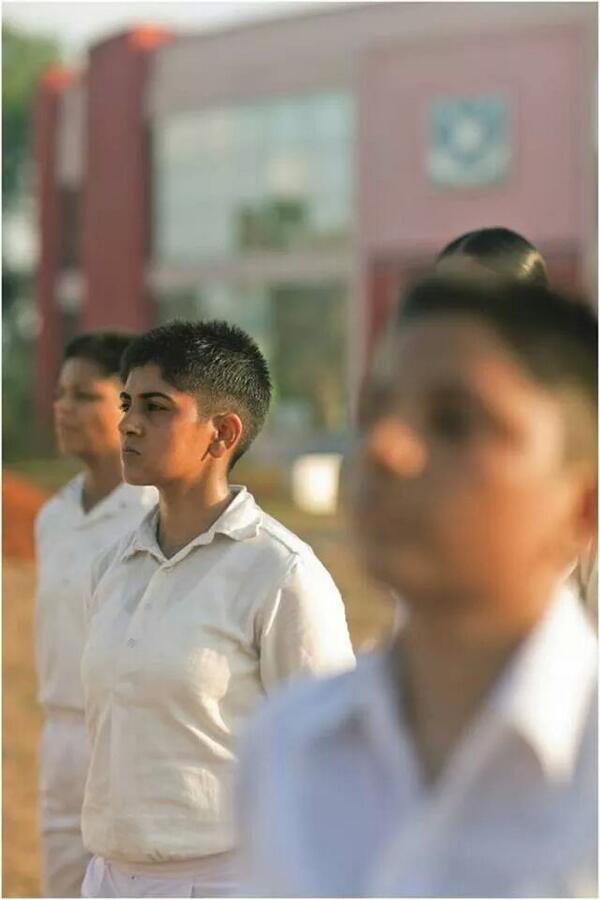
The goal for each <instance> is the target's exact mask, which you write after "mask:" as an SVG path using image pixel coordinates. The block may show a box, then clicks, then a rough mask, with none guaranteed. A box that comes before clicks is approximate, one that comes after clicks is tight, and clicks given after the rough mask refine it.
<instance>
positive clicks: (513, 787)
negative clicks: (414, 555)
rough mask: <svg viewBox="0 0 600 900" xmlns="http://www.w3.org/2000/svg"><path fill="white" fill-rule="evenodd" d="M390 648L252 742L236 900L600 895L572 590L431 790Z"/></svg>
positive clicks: (292, 695) (593, 727)
mask: <svg viewBox="0 0 600 900" xmlns="http://www.w3.org/2000/svg"><path fill="white" fill-rule="evenodd" d="M394 693H395V692H394V690H393V688H392V684H391V681H390V675H389V664H388V661H387V657H386V653H385V652H378V653H373V654H370V655H368V656H365V657H362V658H359V662H358V665H357V668H356V670H355V671H353V672H350V673H347V674H344V675H341V676H338V677H337V678H333V679H327V680H325V681H322V682H319V683H317V684H302V685H296V686H294V687H293V688H291V689H290V690H289V691H284V692H282V694H281V696H280V697H278V698H275V699H274V700H273V701H272V702H271V703H269V704H267V706H266V707H265V708H264V710H263V711H262V713H261V715H259V716H258V717H257V719H256V720H255V721H254V722H253V723H252V724H251V726H250V728H249V730H248V733H247V735H246V736H245V741H244V743H243V745H242V747H241V765H240V770H239V791H238V806H239V813H240V827H241V847H242V855H243V861H242V862H243V877H242V891H241V896H260V897H295V896H301V897H313V896H318V897H340V896H341V897H352V896H370V897H398V896H406V897H529V896H546V897H547V896H597V871H596V869H597V866H596V862H597V859H596V857H597V801H598V795H597V647H596V641H595V637H594V635H593V631H592V629H591V627H590V625H589V623H588V621H587V619H586V617H585V613H584V612H583V611H582V610H581V608H580V605H579V604H578V602H577V601H576V600H575V599H574V597H573V595H572V594H570V593H565V592H562V594H561V596H560V598H559V599H558V600H556V601H555V602H554V603H553V604H552V605H551V606H550V608H549V609H548V611H547V613H546V614H545V616H544V619H543V620H542V621H541V622H539V623H538V625H537V627H536V628H535V630H534V631H533V632H532V633H531V634H530V635H529V636H528V638H527V639H526V641H525V642H524V643H523V645H522V646H521V647H520V648H519V650H518V651H517V653H516V654H515V656H514V657H513V659H512V660H511V662H510V663H509V665H508V666H507V668H506V670H505V672H504V674H503V675H502V676H501V678H500V680H499V682H498V683H497V686H496V688H495V689H494V690H493V692H492V694H491V695H490V697H489V699H488V701H487V703H486V704H485V706H484V708H483V710H482V711H481V713H480V715H479V716H478V717H477V718H476V720H475V721H474V722H473V724H472V726H471V727H470V728H469V729H468V732H467V733H466V734H465V735H464V738H463V739H462V740H461V741H460V743H459V745H458V746H457V748H456V750H455V752H454V754H453V756H452V758H451V759H450V761H449V763H448V765H447V767H446V769H445V771H444V772H443V773H442V775H441V777H440V779H439V781H438V782H437V783H436V784H435V785H434V786H433V787H431V788H429V787H427V786H426V785H425V784H424V782H423V780H422V777H421V772H420V768H419V765H418V763H417V759H416V755H415V750H414V745H413V743H412V740H411V736H410V734H409V731H408V728H407V727H406V725H405V723H404V722H403V721H401V714H400V711H399V706H398V704H397V702H396V701H395V699H394Z"/></svg>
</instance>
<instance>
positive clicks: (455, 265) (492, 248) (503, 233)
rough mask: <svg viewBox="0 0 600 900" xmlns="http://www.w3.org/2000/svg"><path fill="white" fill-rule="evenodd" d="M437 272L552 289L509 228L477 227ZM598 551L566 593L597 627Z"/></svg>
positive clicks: (533, 250) (579, 565)
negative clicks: (477, 275)
mask: <svg viewBox="0 0 600 900" xmlns="http://www.w3.org/2000/svg"><path fill="white" fill-rule="evenodd" d="M435 270H436V271H437V272H439V273H441V274H444V273H452V272H454V273H457V272H462V273H463V274H468V273H472V272H474V273H478V272H479V273H480V274H485V273H492V274H495V275H499V276H502V277H504V278H510V279H512V278H514V279H516V280H517V281H520V282H522V283H524V284H532V285H540V286H543V287H550V281H549V278H548V270H547V267H546V262H545V260H544V257H543V256H542V254H541V253H540V251H539V250H538V248H537V247H535V246H534V245H533V244H532V243H531V242H530V241H528V240H527V238H525V237H523V235H522V234H519V233H518V232H516V231H512V230H511V229H510V228H501V227H495V228H478V229H476V230H475V231H467V232H465V234H461V235H460V236H459V237H457V238H454V240H452V241H450V242H449V243H448V244H446V246H445V247H444V248H443V249H442V250H441V251H440V252H439V254H438V256H437V259H436V262H435ZM597 556H598V548H597V545H596V540H595V538H594V539H593V540H592V541H591V542H590V545H589V546H588V547H586V548H584V550H583V552H582V553H581V555H580V557H579V559H578V560H573V561H571V563H570V564H569V566H568V567H567V574H566V576H565V579H564V582H563V589H564V592H565V593H569V592H570V593H572V594H576V595H577V596H578V597H579V599H580V601H581V603H583V606H584V607H585V609H586V610H587V612H588V614H589V615H590V617H591V620H592V622H593V623H594V627H595V628H596V630H597V627H598V590H597V580H596V578H595V576H594V573H595V572H597Z"/></svg>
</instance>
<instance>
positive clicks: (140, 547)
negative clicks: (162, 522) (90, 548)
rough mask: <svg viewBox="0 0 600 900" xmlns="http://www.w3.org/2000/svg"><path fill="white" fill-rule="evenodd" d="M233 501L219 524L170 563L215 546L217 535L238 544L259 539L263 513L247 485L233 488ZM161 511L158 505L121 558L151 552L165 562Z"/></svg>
mask: <svg viewBox="0 0 600 900" xmlns="http://www.w3.org/2000/svg"><path fill="white" fill-rule="evenodd" d="M231 492H232V494H233V499H232V500H231V502H230V503H229V505H228V506H227V508H226V509H225V510H223V512H222V513H221V515H220V516H219V518H218V519H217V520H216V522H213V524H212V525H211V526H210V528H209V529H208V530H207V531H203V532H202V534H199V535H197V537H195V538H194V539H193V540H191V541H190V542H189V544H186V545H185V547H182V549H181V550H178V552H177V553H175V554H174V555H173V556H172V557H171V558H170V559H169V560H168V564H169V565H175V564H176V563H177V562H179V561H180V560H181V559H183V558H184V557H186V556H187V555H188V553H190V552H191V551H192V550H193V549H194V548H195V547H200V546H203V545H206V544H210V543H212V541H213V540H214V537H215V535H217V534H223V535H225V536H226V537H229V538H231V539H232V540H234V541H244V540H247V539H248V538H252V537H256V535H257V533H258V527H259V524H260V519H261V511H260V508H259V507H258V505H257V504H256V502H255V500H254V497H253V496H252V494H251V493H250V492H249V491H248V490H247V489H246V488H245V487H244V486H243V485H231ZM158 514H159V509H158V506H155V507H154V509H152V510H151V511H150V512H149V513H148V515H146V516H145V517H144V518H143V519H142V521H141V522H140V525H139V527H138V528H137V529H136V531H135V532H134V534H133V536H132V539H131V541H130V543H129V544H128V545H127V547H126V548H125V550H124V551H123V554H122V556H121V559H128V558H129V557H130V556H133V555H134V554H135V553H143V552H145V553H150V554H152V556H155V557H157V558H158V559H160V560H161V561H165V556H164V554H163V552H162V550H161V549H160V547H159V545H158V541H157V539H156V526H157V522H158Z"/></svg>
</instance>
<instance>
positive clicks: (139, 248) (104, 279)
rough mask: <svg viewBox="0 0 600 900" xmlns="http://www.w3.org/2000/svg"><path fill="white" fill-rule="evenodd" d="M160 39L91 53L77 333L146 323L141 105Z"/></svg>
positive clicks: (128, 37)
mask: <svg viewBox="0 0 600 900" xmlns="http://www.w3.org/2000/svg"><path fill="white" fill-rule="evenodd" d="M166 39H167V36H166V34H165V33H164V32H163V31H161V30H158V29H150V28H144V29H137V30H135V31H132V32H129V33H126V34H122V35H118V36H117V37H114V38H110V39H109V40H106V41H103V42H102V43H100V44H98V45H96V46H95V47H93V48H92V50H91V53H90V64H89V71H88V77H87V90H88V95H87V126H86V148H87V149H86V169H85V183H84V193H83V273H84V286H85V287H84V307H83V317H82V327H83V328H85V329H91V328H98V327H127V328H132V329H135V330H144V329H146V328H148V327H149V326H150V325H151V324H152V310H151V303H150V298H149V296H148V294H147V291H146V287H145V278H144V269H145V262H146V251H147V247H146V235H147V221H148V218H149V215H150V209H149V202H150V198H149V197H148V190H147V185H148V181H149V179H148V168H149V165H150V160H149V159H148V141H147V138H146V126H145V119H144V115H143V102H144V93H145V88H146V83H147V79H148V73H149V66H150V59H151V56H152V50H153V49H154V48H155V47H156V46H158V45H159V44H160V43H162V42H163V41H164V40H166Z"/></svg>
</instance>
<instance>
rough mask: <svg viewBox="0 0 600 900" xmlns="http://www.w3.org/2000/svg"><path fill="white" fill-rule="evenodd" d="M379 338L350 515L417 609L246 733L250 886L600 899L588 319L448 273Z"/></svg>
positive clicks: (566, 304)
mask: <svg viewBox="0 0 600 900" xmlns="http://www.w3.org/2000/svg"><path fill="white" fill-rule="evenodd" d="M386 348H387V351H386V352H387V357H386V360H380V365H379V373H378V384H377V390H376V392H375V394H374V396H372V397H371V396H369V393H368V392H367V393H366V395H365V397H364V399H363V408H362V431H363V442H362V445H363V449H362V455H361V461H360V464H359V469H358V473H357V484H356V486H355V492H356V493H355V511H354V513H355V514H354V518H355V526H356V531H357V538H358V546H359V549H360V551H361V553H362V555H363V557H364V560H365V562H366V565H367V568H368V570H369V572H370V573H371V575H372V576H373V577H374V578H375V579H376V580H378V581H379V582H381V583H382V584H383V585H385V586H387V587H388V588H392V589H393V590H394V591H396V592H397V593H398V594H399V595H401V596H402V597H403V598H404V600H405V603H406V606H407V610H408V615H407V618H406V620H405V622H404V624H403V626H402V627H401V629H400V630H399V632H398V633H397V634H396V635H395V636H394V638H393V640H392V642H391V644H390V646H389V647H387V648H384V649H382V650H379V651H376V652H373V653H371V654H368V655H365V656H363V657H361V658H359V661H358V664H357V668H356V670H355V671H354V672H352V673H349V674H346V675H343V676H341V677H337V678H335V679H328V680H326V681H322V682H320V683H317V684H312V685H309V684H303V685H297V686H295V687H294V688H293V689H290V690H289V691H287V692H285V693H283V694H282V695H281V696H280V697H279V698H276V699H275V700H274V701H273V702H272V703H271V704H270V705H269V706H268V707H267V708H266V709H264V710H263V711H262V713H261V714H260V715H259V716H258V717H257V719H256V721H255V722H254V723H253V724H252V726H251V728H250V729H249V730H248V733H247V735H246V737H245V745H244V746H243V747H242V751H241V769H240V780H239V792H238V806H239V821H240V828H241V842H242V847H243V850H244V866H245V873H246V874H245V880H244V882H243V885H244V889H245V893H246V894H247V895H249V896H304V897H310V896H330V897H332V896H333V897H335V896H378V897H386V896H388V897H389V896H417V897H453V896H457V897H473V896H475V897H509V896H510V897H525V896H597V646H596V639H595V635H594V632H593V629H592V627H591V624H590V623H589V621H588V618H587V616H586V615H585V613H584V611H583V609H582V608H581V605H580V604H579V602H578V600H577V599H576V598H575V597H574V596H573V595H572V594H570V593H569V592H565V591H564V590H561V589H560V584H561V580H562V578H563V573H564V570H565V567H566V566H567V565H568V564H569V561H570V560H572V559H573V558H574V557H576V556H577V555H578V553H579V552H580V550H581V548H582V547H584V546H585V545H586V543H587V542H588V541H589V540H590V538H591V536H592V535H593V534H594V532H595V528H596V496H597V487H596V485H597V449H596V443H597V441H596V433H597V375H596V372H597V323H596V320H595V317H594V316H593V314H592V313H591V312H590V311H589V310H588V309H587V308H586V307H584V306H580V305H579V304H576V303H572V302H570V301H569V300H567V299H565V298H564V297H562V296H560V295H558V294H556V293H553V292H551V291H549V290H548V289H546V288H544V287H537V286H533V285H526V284H518V283H516V282H514V281H513V282H511V283H506V284H502V283H499V282H498V281H497V280H496V279H494V278H489V279H486V280H485V281H481V282H480V281H479V280H475V279H474V278H469V279H467V280H464V281H461V280H458V279H456V278H450V279H449V278H443V277H441V276H438V277H437V278H431V279H428V280H425V281H423V282H421V283H420V284H418V285H417V286H415V287H414V288H413V289H412V291H410V292H409V294H408V296H407V297H406V298H405V302H404V304H403V306H402V307H401V309H400V312H399V315H398V320H397V322H396V323H395V324H394V341H393V342H392V341H388V342H387V345H386ZM384 363H386V364H387V381H386V383H385V384H386V387H385V389H384V384H383V381H382V378H383V375H384V372H385V366H384Z"/></svg>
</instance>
